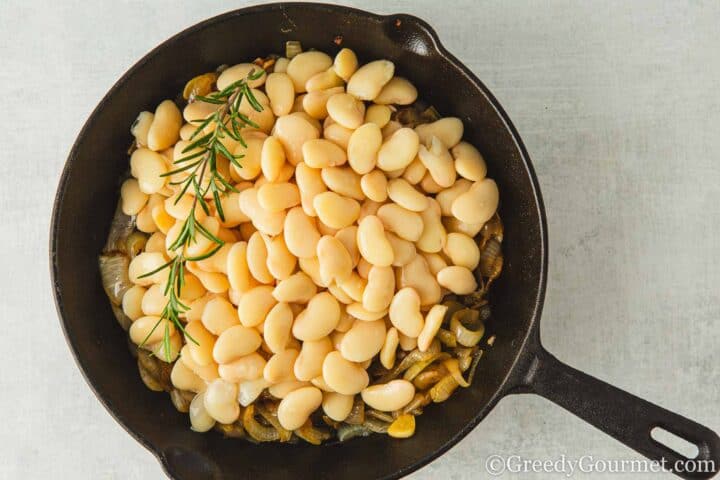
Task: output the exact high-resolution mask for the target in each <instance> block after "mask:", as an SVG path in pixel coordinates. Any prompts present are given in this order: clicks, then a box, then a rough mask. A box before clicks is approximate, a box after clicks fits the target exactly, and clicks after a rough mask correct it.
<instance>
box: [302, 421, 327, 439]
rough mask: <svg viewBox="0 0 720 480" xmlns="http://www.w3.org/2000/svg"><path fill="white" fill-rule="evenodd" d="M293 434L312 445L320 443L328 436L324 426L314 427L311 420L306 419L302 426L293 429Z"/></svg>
mask: <svg viewBox="0 0 720 480" xmlns="http://www.w3.org/2000/svg"><path fill="white" fill-rule="evenodd" d="M294 433H295V435H297V436H298V437H300V438H302V439H303V440H305V441H306V442H308V443H310V444H312V445H320V444H321V443H322V442H324V441H325V440H327V439H328V438H330V433H329V432H328V431H327V430H325V429H324V428H316V427H314V426H313V424H312V422H311V421H310V420H308V421H307V422H305V423H304V424H303V426H302V427H300V428H298V429H297V430H295V431H294Z"/></svg>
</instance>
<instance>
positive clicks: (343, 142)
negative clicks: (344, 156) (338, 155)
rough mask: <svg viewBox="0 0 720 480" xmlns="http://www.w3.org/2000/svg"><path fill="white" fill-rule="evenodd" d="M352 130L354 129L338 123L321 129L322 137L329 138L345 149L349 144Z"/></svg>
mask: <svg viewBox="0 0 720 480" xmlns="http://www.w3.org/2000/svg"><path fill="white" fill-rule="evenodd" d="M327 118H330V117H327ZM327 118H326V120H327ZM353 132H354V130H350V129H349V128H345V127H343V126H342V125H340V124H339V123H332V124H330V125H328V126H327V127H325V129H324V130H323V137H324V138H325V139H327V140H330V141H331V142H333V143H334V144H335V145H337V146H338V147H340V148H342V149H343V150H347V149H348V145H349V144H350V137H351V136H352V133H353Z"/></svg>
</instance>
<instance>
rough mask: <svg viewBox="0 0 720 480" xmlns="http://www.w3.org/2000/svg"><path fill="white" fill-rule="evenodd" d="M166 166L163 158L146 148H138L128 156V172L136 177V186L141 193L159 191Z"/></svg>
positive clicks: (163, 180)
mask: <svg viewBox="0 0 720 480" xmlns="http://www.w3.org/2000/svg"><path fill="white" fill-rule="evenodd" d="M167 171H168V167H167V163H166V162H165V158H164V157H163V156H162V155H160V154H159V153H157V152H153V151H152V150H148V149H147V148H138V149H137V150H135V151H134V152H133V153H132V155H131V156H130V173H131V174H132V176H133V177H135V178H137V179H138V186H139V187H140V191H141V192H143V193H147V194H151V193H156V192H159V191H160V190H161V189H162V188H163V187H164V186H165V181H166V180H167V179H166V178H165V177H162V176H161V175H163V174H165V173H167Z"/></svg>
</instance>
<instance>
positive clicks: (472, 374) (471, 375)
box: [468, 350, 483, 385]
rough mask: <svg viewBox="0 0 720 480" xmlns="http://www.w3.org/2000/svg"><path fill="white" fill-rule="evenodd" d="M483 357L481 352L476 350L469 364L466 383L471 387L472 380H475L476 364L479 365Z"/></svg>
mask: <svg viewBox="0 0 720 480" xmlns="http://www.w3.org/2000/svg"><path fill="white" fill-rule="evenodd" d="M482 356H483V351H482V350H478V351H477V353H476V354H475V357H474V358H473V361H472V363H471V364H470V370H468V382H469V383H470V384H471V385H472V382H473V378H475V370H477V366H478V363H480V358H482Z"/></svg>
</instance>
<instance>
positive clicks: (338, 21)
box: [51, 4, 545, 479]
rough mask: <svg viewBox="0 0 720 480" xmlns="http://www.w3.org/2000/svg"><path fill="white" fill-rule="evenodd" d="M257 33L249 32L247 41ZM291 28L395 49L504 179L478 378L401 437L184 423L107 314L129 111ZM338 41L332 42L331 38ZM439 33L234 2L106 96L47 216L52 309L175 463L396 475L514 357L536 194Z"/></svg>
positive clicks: (538, 261)
mask: <svg viewBox="0 0 720 480" xmlns="http://www.w3.org/2000/svg"><path fill="white" fill-rule="evenodd" d="M248 39H252V41H248ZM286 40H300V41H301V42H302V44H303V47H304V49H309V48H316V49H319V50H323V51H325V52H328V53H330V54H334V53H335V52H337V51H338V50H339V49H340V48H341V47H342V46H347V47H350V48H352V49H353V50H355V51H356V52H357V53H358V56H359V57H360V59H361V61H369V60H374V59H379V58H387V59H390V60H392V61H393V62H394V63H395V65H396V69H397V70H396V72H397V74H400V75H402V76H405V77H407V78H409V79H411V80H412V82H413V83H414V84H415V85H416V86H417V88H418V90H419V92H420V95H421V97H422V98H423V99H425V100H427V101H428V102H429V103H430V104H432V105H434V106H435V107H436V108H437V110H438V111H439V112H440V113H441V114H442V115H448V116H457V117H459V118H461V119H462V121H463V122H464V124H465V136H464V138H465V139H466V140H467V141H469V142H471V143H473V144H474V145H476V146H477V147H478V148H479V149H480V151H481V152H482V153H483V154H484V156H485V158H486V161H487V163H488V169H489V176H491V177H492V178H494V179H496V181H497V182H498V185H499V188H500V192H501V208H500V215H501V217H502V219H503V221H504V223H505V239H504V242H503V249H504V254H505V267H504V271H503V274H502V276H501V278H500V280H499V281H498V282H497V283H496V284H495V286H494V288H493V293H492V296H491V301H492V306H493V320H492V322H491V324H490V325H489V329H490V331H492V332H494V333H495V334H496V335H497V342H496V344H495V347H494V348H493V349H492V350H491V351H489V352H486V356H485V358H484V359H483V361H482V362H481V364H480V368H479V369H478V372H477V375H476V378H475V383H474V384H473V386H472V387H471V388H470V389H466V390H462V391H458V392H456V394H455V395H453V396H452V397H451V399H450V400H449V401H447V402H446V403H444V404H443V405H440V406H429V407H428V408H427V409H426V410H425V413H424V414H423V415H422V416H421V417H420V418H419V419H418V422H417V424H418V426H417V433H416V434H415V436H414V437H413V438H411V439H409V440H406V441H397V440H393V439H390V438H388V437H386V436H379V435H376V436H371V437H369V438H365V439H357V440H354V441H352V442H349V443H348V444H340V445H333V446H328V447H319V448H318V447H312V446H308V445H297V446H286V445H280V444H264V445H261V446H257V445H253V444H250V443H246V442H243V441H232V440H227V439H224V438H222V437H221V436H219V435H217V434H205V435H200V434H196V433H193V432H191V431H190V430H189V425H188V420H187V416H186V415H185V414H180V413H178V412H177V411H175V409H174V407H173V406H172V404H171V403H170V401H169V399H168V397H167V396H166V395H165V394H157V393H153V392H151V391H149V390H148V389H147V388H146V387H145V386H144V385H143V384H142V382H141V381H140V378H139V376H138V373H137V369H136V366H135V362H134V360H133V359H132V357H131V356H130V354H129V353H128V349H127V344H126V339H125V335H124V333H123V331H122V330H121V329H120V327H119V326H118V325H117V324H116V322H115V320H114V318H113V315H112V313H111V311H110V307H109V304H108V301H107V298H106V297H105V295H104V293H103V291H102V288H101V284H100V278H99V272H98V268H97V255H98V253H99V252H100V251H101V249H102V246H103V244H104V242H105V239H106V237H107V232H108V229H109V226H110V220H111V218H112V215H113V211H114V208H115V205H116V203H117V200H118V195H119V183H120V179H121V178H122V176H123V174H124V173H125V172H126V170H127V168H128V158H127V153H126V151H127V147H128V145H129V143H130V141H131V136H130V134H129V126H130V125H131V123H132V122H133V120H134V119H135V117H136V116H137V114H138V112H140V111H142V110H147V109H151V108H153V107H154V106H155V105H157V104H158V103H159V102H160V101H161V100H163V99H166V98H175V96H176V95H177V92H179V91H181V90H182V87H183V85H184V83H185V81H186V80H187V79H189V78H191V77H193V76H195V75H197V74H200V73H203V72H206V71H210V70H213V69H215V68H216V67H217V66H218V65H220V64H224V63H227V64H233V63H239V62H242V61H247V60H248V59H253V58H255V57H257V56H264V55H266V54H268V53H271V52H282V51H283V48H284V42H285V41H286ZM338 42H341V45H340V46H338V45H337V43H338ZM441 50H442V49H441V48H440V49H439V48H438V47H437V42H436V39H435V38H434V34H433V33H432V31H430V30H429V29H428V28H427V27H426V25H425V24H424V23H423V22H418V21H417V19H414V18H413V17H408V16H389V17H379V16H375V15H371V14H367V13H364V12H360V11H358V10H353V9H348V8H343V7H336V6H328V5H308V4H288V5H281V4H276V5H267V6H263V7H253V8H250V9H245V10H240V11H237V12H231V13H228V14H226V15H223V16H220V17H216V18H215V19H211V20H209V21H207V22H204V23H202V24H200V25H198V26H196V27H193V28H191V29H190V30H188V31H186V32H183V33H181V34H179V35H178V36H176V37H174V38H172V39H170V40H169V41H168V42H166V43H164V44H163V45H161V46H160V47H158V49H156V50H154V51H153V52H151V54H149V55H148V56H147V57H146V58H144V59H143V60H141V61H140V62H139V63H138V65H136V66H135V67H134V68H133V69H132V70H131V71H130V72H129V73H128V74H127V75H126V76H125V77H124V78H123V79H121V81H120V82H118V84H117V85H116V86H115V87H114V88H113V90H112V91H111V92H110V93H109V94H108V96H107V97H106V98H105V99H104V100H103V101H102V103H101V104H100V105H99V107H98V109H97V110H96V111H95V113H94V114H93V116H92V117H91V119H90V120H89V121H88V123H87V125H86V127H85V128H84V129H83V131H82V132H81V134H80V136H79V138H78V140H77V143H76V145H75V147H74V149H73V151H72V152H71V155H70V158H69V159H68V163H67V165H66V169H65V173H64V176H63V179H62V180H61V184H60V188H59V191H58V197H57V203H56V205H55V214H54V219H53V230H52V232H51V233H52V245H51V263H52V271H53V275H54V285H55V294H56V300H57V304H58V309H59V313H60V315H61V317H62V322H63V325H64V328H65V331H66V334H67V338H68V341H69V343H70V345H71V348H72V349H73V350H74V354H75V356H76V358H77V360H78V363H79V365H80V367H81V368H82V370H83V372H84V374H85V376H86V378H87V379H88V382H89V383H90V384H91V386H92V387H93V388H94V390H95V391H96V392H97V395H98V397H99V398H100V399H101V400H102V401H103V402H104V403H105V405H106V406H107V408H108V409H109V410H110V412H111V413H112V414H113V415H114V416H115V417H116V418H117V419H118V421H119V422H121V423H122V424H123V426H124V427H125V428H126V429H128V431H130V432H131V433H132V434H133V435H134V436H135V437H136V438H138V440H140V441H141V442H142V443H144V444H145V445H146V446H148V447H149V448H151V449H152V450H153V451H155V452H156V454H158V455H159V456H161V458H163V459H164V461H165V463H166V465H169V468H170V470H171V472H172V473H173V474H175V475H177V476H179V477H184V476H185V475H188V476H191V477H192V478H203V477H208V478H215V477H214V476H215V475H216V474H217V472H242V476H246V475H247V477H248V478H273V479H282V478H297V473H298V472H314V473H316V474H317V476H320V477H323V478H324V477H330V476H338V475H342V477H343V478H346V479H354V478H364V479H366V478H383V477H396V476H400V475H402V474H406V473H409V471H411V470H414V469H415V468H418V467H419V466H421V465H423V464H424V463H426V462H428V461H429V460H431V459H433V458H435V457H436V456H437V455H439V454H440V453H441V452H442V451H444V450H445V449H447V448H449V447H450V446H451V445H452V444H454V443H455V441H457V440H458V439H459V438H461V437H462V436H463V435H464V434H465V433H467V432H468V431H469V429H470V428H471V427H472V426H474V425H475V424H476V423H477V422H478V421H479V420H480V419H481V418H482V417H484V415H485V414H486V413H487V411H488V410H489V407H490V406H491V405H492V402H493V401H494V399H495V398H496V396H497V395H498V393H499V392H501V391H502V390H503V387H504V383H505V381H506V379H507V378H508V375H509V374H510V372H511V369H512V368H513V366H514V364H515V361H516V359H517V356H518V353H519V351H520V349H521V348H522V346H523V345H524V342H525V339H526V336H527V335H528V332H529V331H530V330H531V328H532V327H533V324H534V323H535V310H536V306H537V303H538V300H539V299H540V298H541V296H542V289H543V284H544V279H543V275H544V271H543V265H544V260H545V259H544V255H545V250H544V224H543V221H544V220H543V218H542V213H541V211H542V206H541V204H540V200H539V194H538V193H537V191H536V184H535V182H534V180H533V176H532V173H531V170H530V167H529V164H528V160H527V157H526V155H525V154H524V151H523V149H522V146H521V145H520V143H519V140H518V139H517V138H516V137H515V136H514V135H513V131H512V127H510V126H509V125H508V123H507V122H506V121H505V120H504V118H503V116H502V114H501V113H500V112H499V111H498V107H496V106H495V104H494V103H493V102H494V101H493V100H492V99H491V98H490V97H489V96H488V95H489V94H488V93H486V92H485V91H484V90H483V89H482V88H480V87H479V85H478V84H477V83H475V81H474V77H473V76H472V74H470V73H469V72H467V71H465V70H464V69H463V68H462V67H460V66H459V64H458V63H456V62H455V60H454V59H453V58H452V57H449V58H448V57H447V56H446V55H445V54H444V53H443V51H441Z"/></svg>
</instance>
